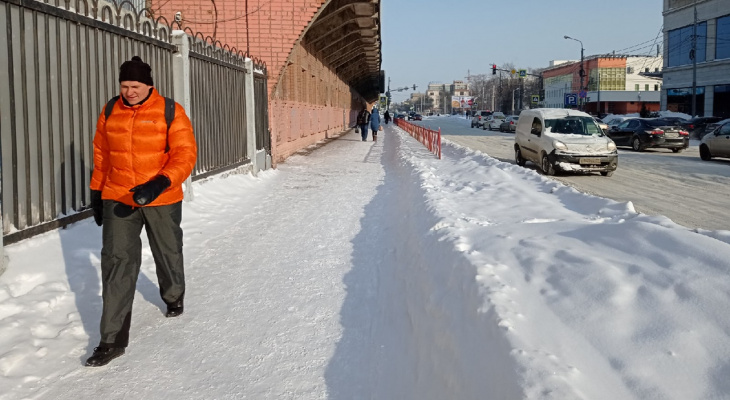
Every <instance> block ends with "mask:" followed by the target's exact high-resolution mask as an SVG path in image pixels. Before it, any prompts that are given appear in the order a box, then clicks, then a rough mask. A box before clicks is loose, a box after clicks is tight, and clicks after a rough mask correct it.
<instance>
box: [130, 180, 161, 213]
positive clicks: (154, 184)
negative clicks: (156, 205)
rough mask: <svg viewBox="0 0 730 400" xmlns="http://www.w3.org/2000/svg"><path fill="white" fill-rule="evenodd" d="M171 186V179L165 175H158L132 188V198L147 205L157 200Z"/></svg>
mask: <svg viewBox="0 0 730 400" xmlns="http://www.w3.org/2000/svg"><path fill="white" fill-rule="evenodd" d="M169 187H170V179H169V178H168V177H166V176H165V175H157V176H156V177H154V178H152V179H150V180H149V181H148V182H147V183H143V184H141V185H137V186H135V187H133V188H131V189H129V191H130V192H134V195H133V196H132V198H133V199H134V202H135V203H137V204H139V205H140V206H146V205H147V204H150V203H152V202H153V201H155V199H156V198H157V196H159V195H160V194H161V193H162V192H164V191H165V189H167V188H169Z"/></svg>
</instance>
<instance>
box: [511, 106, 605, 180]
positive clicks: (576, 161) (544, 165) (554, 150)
mask: <svg viewBox="0 0 730 400" xmlns="http://www.w3.org/2000/svg"><path fill="white" fill-rule="evenodd" d="M514 147H515V162H516V163H517V165H519V166H524V165H525V163H526V162H527V161H530V162H533V163H535V164H537V165H538V166H539V167H540V169H541V170H542V171H543V173H544V174H545V175H554V174H555V173H556V172H558V171H571V172H600V173H601V175H603V176H611V175H612V174H613V172H614V171H615V170H616V168H617V167H618V151H617V150H616V144H615V143H614V142H613V141H612V140H611V139H610V138H609V137H608V136H606V135H605V134H604V133H603V131H602V130H601V128H600V127H599V126H598V124H596V121H595V120H594V119H593V117H591V116H590V115H588V114H586V113H584V112H582V111H577V110H571V109H561V108H536V109H532V110H524V111H522V112H521V113H520V119H519V121H518V122H517V130H516V131H515V144H514Z"/></svg>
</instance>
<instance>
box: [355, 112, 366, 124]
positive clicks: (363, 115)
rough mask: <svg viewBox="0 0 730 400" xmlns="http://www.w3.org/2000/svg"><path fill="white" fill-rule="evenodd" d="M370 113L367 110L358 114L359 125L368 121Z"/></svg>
mask: <svg viewBox="0 0 730 400" xmlns="http://www.w3.org/2000/svg"><path fill="white" fill-rule="evenodd" d="M368 115H369V113H368V112H367V111H366V110H362V111H360V114H357V124H358V125H365V124H367V123H368Z"/></svg>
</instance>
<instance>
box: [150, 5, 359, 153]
mask: <svg viewBox="0 0 730 400" xmlns="http://www.w3.org/2000/svg"><path fill="white" fill-rule="evenodd" d="M328 2H329V0H248V1H247V2H246V1H245V0H215V1H213V0H211V1H205V0H203V1H200V0H170V1H169V2H166V0H155V1H154V2H153V5H152V7H151V8H152V9H153V10H155V13H156V15H158V16H159V15H163V16H165V17H166V18H168V19H169V20H172V19H173V16H174V15H175V13H176V12H178V11H179V12H181V13H182V18H183V24H182V26H183V28H190V29H192V30H193V31H194V32H200V33H201V34H203V35H205V36H213V35H214V34H215V39H217V40H219V41H220V42H221V43H223V44H226V45H228V46H230V47H236V48H237V49H238V50H242V51H244V52H245V51H248V53H249V55H250V56H252V57H254V58H258V59H260V60H262V61H264V62H265V63H266V66H267V71H268V74H269V81H268V86H269V126H270V128H271V135H272V158H273V161H274V163H277V162H280V161H283V160H284V159H285V158H286V157H288V156H289V155H291V154H293V153H294V152H296V151H297V150H299V149H302V148H304V147H307V146H309V145H311V144H312V143H315V142H317V141H319V140H322V139H324V138H326V137H331V136H332V135H333V134H334V133H337V132H341V131H342V130H344V129H345V128H346V127H347V126H350V125H352V120H353V118H354V116H353V113H356V112H357V111H353V110H359V108H360V105H359V104H360V100H359V99H360V98H359V96H358V95H357V94H356V93H351V91H350V88H349V87H348V86H347V84H345V83H344V82H342V81H341V80H340V79H339V78H338V77H337V76H336V75H335V74H334V73H333V72H332V71H331V70H330V69H329V68H328V67H327V66H326V65H323V64H322V62H321V61H320V60H319V59H317V57H316V56H315V55H314V54H312V52H311V51H309V50H307V49H306V48H305V46H303V45H302V44H301V43H299V40H300V38H301V37H302V35H303V34H304V32H305V29H306V28H307V26H309V25H310V23H311V22H312V20H313V19H314V18H315V16H316V15H317V13H318V12H319V11H320V9H321V8H322V7H323V6H324V5H325V4H326V3H328ZM246 3H248V8H246ZM158 4H159V5H158ZM343 115H344V116H345V122H344V124H343Z"/></svg>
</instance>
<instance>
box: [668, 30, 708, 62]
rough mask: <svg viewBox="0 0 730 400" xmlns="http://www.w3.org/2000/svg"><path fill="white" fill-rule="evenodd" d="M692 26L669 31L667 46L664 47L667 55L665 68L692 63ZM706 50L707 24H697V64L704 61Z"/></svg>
mask: <svg viewBox="0 0 730 400" xmlns="http://www.w3.org/2000/svg"><path fill="white" fill-rule="evenodd" d="M692 29H693V27H692V25H688V26H685V27H683V28H679V29H674V30H671V31H669V35H668V37H669V44H668V45H667V46H666V47H667V51H668V53H669V56H668V61H667V66H669V67H676V66H679V65H687V64H691V63H692V58H691V54H690V53H691V51H692ZM706 48H707V22H701V23H699V24H697V54H696V57H695V59H696V60H697V62H702V61H705V51H706Z"/></svg>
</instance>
